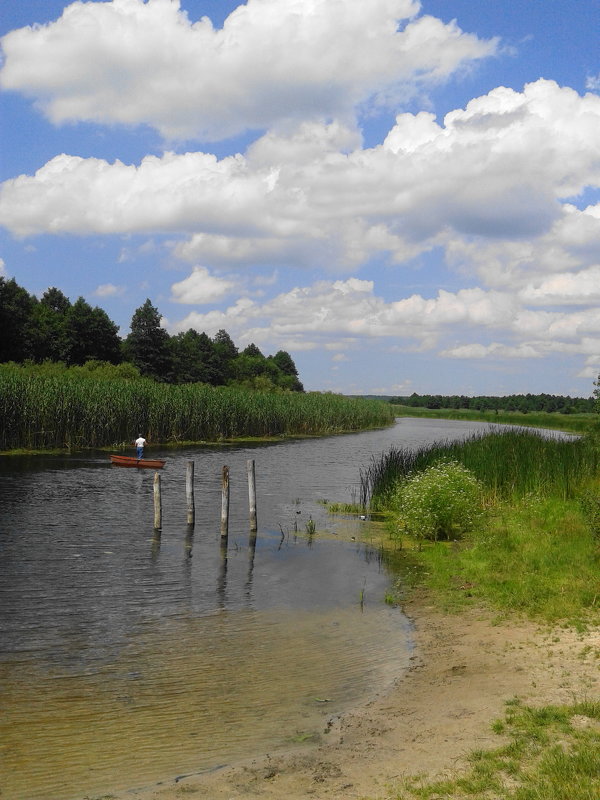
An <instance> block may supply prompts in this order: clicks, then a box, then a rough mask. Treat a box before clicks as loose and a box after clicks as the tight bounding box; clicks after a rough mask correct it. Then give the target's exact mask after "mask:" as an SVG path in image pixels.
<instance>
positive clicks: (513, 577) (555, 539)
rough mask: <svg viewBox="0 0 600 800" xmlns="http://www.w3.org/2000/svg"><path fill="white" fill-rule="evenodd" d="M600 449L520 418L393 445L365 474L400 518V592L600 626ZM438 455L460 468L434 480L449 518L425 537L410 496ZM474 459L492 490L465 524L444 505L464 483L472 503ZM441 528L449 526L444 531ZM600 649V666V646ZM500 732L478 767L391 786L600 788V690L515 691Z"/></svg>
mask: <svg viewBox="0 0 600 800" xmlns="http://www.w3.org/2000/svg"><path fill="white" fill-rule="evenodd" d="M598 454H599V448H598V443H597V441H594V438H593V437H591V436H590V437H584V438H582V439H578V440H576V441H569V442H563V441H560V440H559V439H556V438H550V439H544V438H542V437H540V436H538V435H536V434H535V433H531V432H527V431H523V430H520V431H508V430H507V431H505V432H503V433H494V434H493V435H490V436H484V437H474V438H472V439H471V440H468V441H466V442H464V443H461V444H456V443H452V444H440V445H436V446H434V447H431V448H424V449H423V450H421V451H418V452H416V453H414V452H413V453H410V452H407V451H392V452H390V453H388V454H386V455H384V456H383V457H382V458H381V459H380V460H379V461H377V462H374V463H373V464H372V465H371V467H370V468H368V469H367V470H366V471H365V473H364V474H363V493H364V499H365V500H367V501H370V502H371V508H373V507H375V508H377V509H379V510H380V511H381V512H383V513H384V514H385V517H386V519H387V521H388V525H389V532H390V544H391V548H392V550H393V553H394V554H393V558H394V559H395V561H396V563H397V565H398V568H399V572H400V575H401V577H400V578H399V580H398V584H397V599H398V600H400V601H401V600H402V598H403V597H404V596H410V595H411V594H412V592H413V591H414V590H415V589H416V588H419V589H422V588H423V587H425V588H426V594H427V598H428V602H433V603H435V604H436V605H437V606H438V607H441V608H443V609H445V610H446V611H448V612H459V611H461V610H463V609H465V608H467V607H474V608H482V607H483V608H486V609H489V610H491V611H492V612H493V613H497V614H499V615H501V616H502V617H505V618H507V619H511V618H514V616H515V615H517V616H519V617H523V616H524V617H527V618H529V619H532V620H535V621H537V622H539V623H542V624H547V625H549V626H551V627H553V628H555V627H557V626H558V627H574V628H575V629H576V630H579V631H586V630H587V631H589V630H590V629H592V630H594V629H596V627H597V626H598V624H600V461H599V458H598ZM455 464H458V465H460V469H459V470H456V469H455V468H454V467H453V469H455V472H454V473H451V471H450V470H448V465H455ZM434 465H438V467H436V468H438V469H439V470H440V472H439V475H441V476H442V477H443V475H444V474H453V475H454V476H455V477H456V475H458V479H457V480H455V481H454V483H453V484H444V482H443V480H441V479H439V480H438V481H437V484H434V491H433V492H432V493H431V494H430V496H429V497H428V498H427V501H428V503H429V505H427V503H424V505H423V509H424V511H425V513H430V512H431V513H433V514H434V516H435V514H436V513H437V514H439V519H438V521H439V522H440V525H439V526H438V528H437V529H435V530H436V533H435V535H430V536H428V535H427V533H426V534H425V535H420V536H419V535H415V531H411V530H410V526H407V523H406V520H407V518H408V519H410V510H411V509H410V507H408V506H407V504H406V502H404V503H403V501H405V500H406V498H407V497H409V496H410V497H412V496H411V495H410V493H409V492H407V491H406V487H408V486H412V487H413V488H414V487H419V486H423V493H425V491H426V489H427V486H428V484H427V482H426V481H425V480H423V476H425V475H427V474H428V470H431V469H432V467H434ZM440 465H441V466H440ZM444 465H445V466H444ZM463 468H464V469H465V470H467V471H468V475H469V476H470V481H471V482H470V483H469V484H468V486H470V487H472V486H473V485H474V484H476V485H477V486H478V487H479V492H478V498H477V505H478V508H477V522H476V524H474V525H472V526H469V525H465V526H464V528H462V529H461V526H460V525H448V524H446V523H447V519H445V518H444V516H443V515H444V513H446V512H447V510H448V508H449V507H450V508H452V505H453V503H454V504H456V496H457V495H458V496H459V499H461V500H462V501H463V502H465V498H467V501H468V502H472V496H469V495H468V494H467V493H465V492H463V494H461V492H462V491H463V489H464V487H465V486H466V485H467V484H466V483H465V481H464V480H463V479H464V473H463V472H462V471H461V470H463ZM444 470H446V473H444ZM429 474H432V475H435V474H436V473H434V472H431V473H429ZM416 476H419V477H420V480H421V483H419V481H415V477H416ZM430 487H431V484H430V485H429V488H430ZM412 499H413V500H414V498H412ZM422 499H423V498H422ZM436 503H437V505H436ZM457 507H459V506H457ZM442 523H444V524H446V527H445V528H444V526H443V524H442ZM431 530H434V528H431ZM440 531H441V532H442V533H444V532H445V534H446V535H438V534H439V533H440ZM595 657H596V658H597V659H598V663H599V664H600V649H597V650H596V653H595ZM493 730H494V732H495V733H497V734H498V735H499V741H498V745H497V746H496V747H495V748H493V749H486V750H479V751H475V752H473V753H471V755H470V756H469V759H468V760H469V766H468V768H467V769H466V770H462V771H460V772H458V773H457V774H455V775H454V776H452V777H449V778H448V779H445V780H430V779H427V778H423V779H422V780H418V779H408V780H406V781H404V782H402V784H401V788H400V789H397V790H396V791H395V792H394V793H393V794H392V795H390V798H393V800H413V798H421V800H439V799H440V798H445V799H446V800H463V799H464V798H473V799H474V800H481V798H490V800H492V798H494V800H596V798H597V797H600V770H599V769H598V752H599V748H600V702H599V698H598V696H597V695H596V696H592V697H583V698H579V697H578V698H574V699H573V703H572V704H571V705H561V706H553V705H548V706H546V707H542V708H533V707H530V706H526V705H523V704H522V703H520V702H519V701H518V700H516V699H515V700H513V701H511V702H509V703H508V704H507V708H506V714H505V717H504V718H503V719H500V720H497V721H496V722H495V723H494V724H493Z"/></svg>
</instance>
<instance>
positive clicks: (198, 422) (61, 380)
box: [0, 366, 393, 451]
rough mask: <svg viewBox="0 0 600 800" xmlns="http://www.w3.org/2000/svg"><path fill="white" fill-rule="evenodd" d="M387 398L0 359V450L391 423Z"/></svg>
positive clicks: (197, 438) (320, 431) (301, 432)
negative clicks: (157, 379) (37, 369)
mask: <svg viewBox="0 0 600 800" xmlns="http://www.w3.org/2000/svg"><path fill="white" fill-rule="evenodd" d="M392 421H393V414H392V411H391V409H390V407H389V404H387V403H384V402H381V401H378V400H367V399H364V400H363V399H352V398H347V397H343V396H342V395H335V394H321V393H317V392H312V393H306V394H303V393H291V392H290V393H282V394H271V393H263V392H257V391H251V390H245V389H234V388H228V387H212V386H208V385H206V384H185V385H181V386H171V385H167V384H158V383H154V382H153V381H150V380H135V381H126V380H101V381H100V380H95V379H94V378H88V377H77V378H75V377H69V376H68V375H45V376H40V375H32V374H27V373H26V372H25V371H23V370H20V369H19V368H17V367H12V368H11V367H9V366H2V367H0V423H1V424H0V450H3V451H7V450H14V449H34V450H43V449H52V448H65V447H70V448H81V447H109V446H118V445H119V444H122V443H125V442H130V441H131V440H132V439H134V438H135V437H136V436H137V434H138V433H143V434H144V435H145V436H146V438H148V439H149V440H150V441H153V442H179V441H195V442H200V441H208V442H214V441H219V440H225V439H233V438H239V437H269V436H293V435H304V434H306V435H321V434H331V433H340V432H343V431H354V430H364V429H367V428H374V427H382V426H385V425H389V424H391V423H392Z"/></svg>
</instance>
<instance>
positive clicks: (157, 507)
mask: <svg viewBox="0 0 600 800" xmlns="http://www.w3.org/2000/svg"><path fill="white" fill-rule="evenodd" d="M161 528H162V498H161V494H160V474H159V473H158V471H156V472H155V473H154V530H155V531H159V530H160V529H161Z"/></svg>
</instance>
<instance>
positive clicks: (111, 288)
mask: <svg viewBox="0 0 600 800" xmlns="http://www.w3.org/2000/svg"><path fill="white" fill-rule="evenodd" d="M124 293H125V287H124V286H115V285H114V284H113V283H102V284H100V286H97V287H96V289H95V290H94V292H93V294H94V295H95V296H96V297H118V296H120V295H122V294H124Z"/></svg>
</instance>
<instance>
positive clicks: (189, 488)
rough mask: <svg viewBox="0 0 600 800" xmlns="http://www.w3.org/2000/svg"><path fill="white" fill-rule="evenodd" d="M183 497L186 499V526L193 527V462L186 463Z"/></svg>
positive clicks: (194, 513) (194, 512)
mask: <svg viewBox="0 0 600 800" xmlns="http://www.w3.org/2000/svg"><path fill="white" fill-rule="evenodd" d="M185 495H186V497H187V524H188V525H193V524H194V521H195V518H196V510H195V507H194V462H193V461H188V462H187V472H186V476H185Z"/></svg>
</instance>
